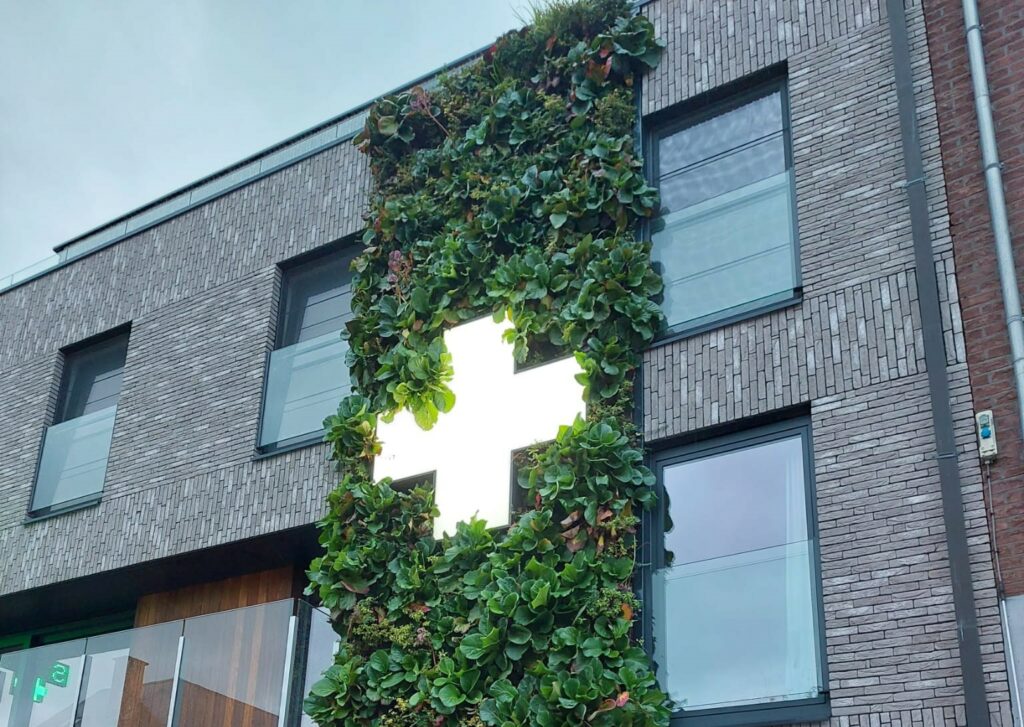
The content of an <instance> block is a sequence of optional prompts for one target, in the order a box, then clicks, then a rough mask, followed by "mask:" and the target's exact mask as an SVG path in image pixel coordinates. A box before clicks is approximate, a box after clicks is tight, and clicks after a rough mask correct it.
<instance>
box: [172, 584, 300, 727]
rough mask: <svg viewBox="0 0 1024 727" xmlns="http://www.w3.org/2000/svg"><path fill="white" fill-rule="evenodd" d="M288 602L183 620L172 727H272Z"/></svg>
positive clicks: (277, 705)
mask: <svg viewBox="0 0 1024 727" xmlns="http://www.w3.org/2000/svg"><path fill="white" fill-rule="evenodd" d="M291 614H292V601H278V602H276V603H271V604H266V605H263V606H252V607H249V608H240V609H237V610H234V611H225V612H222V613H215V614H211V615H209V616H199V617H197V618H192V619H189V620H187V621H186V622H185V646H184V650H183V651H182V658H181V676H180V680H179V684H178V695H177V707H176V708H175V719H174V724H175V725H176V727H193V726H195V727H198V726H199V725H219V724H237V725H244V727H277V724H278V717H279V715H280V711H281V687H282V681H283V679H284V671H285V664H286V661H287V658H288V651H287V649H288V629H289V621H290V618H291Z"/></svg>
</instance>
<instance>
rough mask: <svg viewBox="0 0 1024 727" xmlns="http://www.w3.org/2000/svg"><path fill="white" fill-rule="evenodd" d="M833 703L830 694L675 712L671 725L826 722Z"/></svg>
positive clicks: (762, 726) (750, 726) (762, 725)
mask: <svg viewBox="0 0 1024 727" xmlns="http://www.w3.org/2000/svg"><path fill="white" fill-rule="evenodd" d="M831 716H832V707H831V705H830V704H829V702H828V698H827V697H824V696H823V697H821V698H818V699H803V700H800V701H798V702H787V703H782V704H778V705H774V706H770V705H766V704H755V705H751V706H749V707H741V708H732V709H730V708H725V709H706V710H699V711H695V712H693V713H691V714H685V713H683V712H676V713H675V714H674V715H672V722H671V724H672V727H684V726H685V727H767V726H768V725H787V724H796V723H801V722H824V721H826V720H828V719H829V718H831Z"/></svg>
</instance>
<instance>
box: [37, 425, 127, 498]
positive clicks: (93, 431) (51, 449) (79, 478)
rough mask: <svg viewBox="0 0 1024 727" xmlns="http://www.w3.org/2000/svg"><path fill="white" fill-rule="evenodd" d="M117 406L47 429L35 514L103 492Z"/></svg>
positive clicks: (38, 478)
mask: <svg viewBox="0 0 1024 727" xmlns="http://www.w3.org/2000/svg"><path fill="white" fill-rule="evenodd" d="M116 414H117V407H116V406H110V407H107V408H106V409H100V410H99V411H94V412H92V413H90V414H86V415H84V416H80V417H76V418H75V419H69V420H67V421H65V422H61V423H60V424H54V425H53V426H51V427H50V428H49V429H47V430H46V437H45V439H44V440H43V453H42V456H41V457H40V459H39V472H38V474H37V475H36V489H35V493H34V494H33V496H32V512H33V513H37V514H41V513H45V512H46V511H47V510H48V509H49V508H53V507H56V506H60V505H69V504H71V503H75V502H80V501H82V500H86V499H88V498H90V497H93V496H95V495H97V494H99V493H100V492H101V491H102V490H103V479H104V477H105V476H106V473H107V456H108V455H109V454H110V438H111V435H112V434H113V433H114V416H115V415H116Z"/></svg>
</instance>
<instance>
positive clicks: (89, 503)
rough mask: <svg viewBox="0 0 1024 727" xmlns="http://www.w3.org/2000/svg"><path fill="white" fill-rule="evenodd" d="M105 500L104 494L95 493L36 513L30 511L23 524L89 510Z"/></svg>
mask: <svg viewBox="0 0 1024 727" xmlns="http://www.w3.org/2000/svg"><path fill="white" fill-rule="evenodd" d="M102 500H103V496H102V495H95V496H93V497H89V498H87V499H83V500H77V501H75V502H71V503H68V504H66V505H58V506H56V507H54V508H46V509H45V510H42V511H37V512H35V513H32V512H30V513H29V514H28V515H26V516H25V519H24V520H22V521H21V522H22V525H31V524H32V523H38V522H42V521H43V520H49V519H50V518H55V517H60V516H61V515H67V514H68V513H71V512H77V511H78V510H87V509H88V508H90V507H96V506H97V505H99V504H100V502H101V501H102Z"/></svg>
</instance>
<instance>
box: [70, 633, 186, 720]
mask: <svg viewBox="0 0 1024 727" xmlns="http://www.w3.org/2000/svg"><path fill="white" fill-rule="evenodd" d="M181 629H182V622H181V621H171V622H168V623H163V624H158V625H156V626H147V627H145V628H138V629H132V630H130V631H120V632H118V633H114V634H105V635H103V636H94V637H92V638H90V639H89V642H88V644H87V646H86V659H85V677H84V681H83V682H82V694H81V697H80V702H81V708H80V710H79V715H80V720H81V721H80V722H79V723H78V724H76V726H75V727H110V726H111V725H137V726H140V727H142V726H146V725H166V724H167V716H168V714H169V713H170V707H171V689H172V687H173V682H174V666H175V662H176V661H177V657H178V638H179V637H180V636H181ZM119 720H120V721H119Z"/></svg>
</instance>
